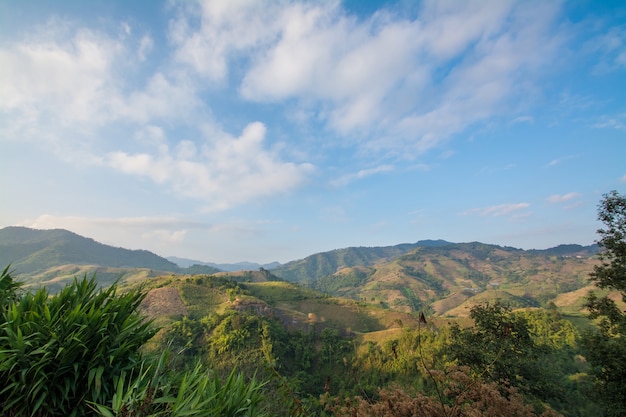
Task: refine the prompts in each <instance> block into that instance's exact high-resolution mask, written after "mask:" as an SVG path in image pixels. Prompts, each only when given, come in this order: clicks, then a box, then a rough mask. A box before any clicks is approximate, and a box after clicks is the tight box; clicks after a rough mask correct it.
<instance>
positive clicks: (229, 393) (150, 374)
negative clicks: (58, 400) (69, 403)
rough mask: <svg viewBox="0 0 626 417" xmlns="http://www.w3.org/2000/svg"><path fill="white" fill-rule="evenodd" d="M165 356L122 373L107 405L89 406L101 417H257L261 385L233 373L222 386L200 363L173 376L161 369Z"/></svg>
mask: <svg viewBox="0 0 626 417" xmlns="http://www.w3.org/2000/svg"><path fill="white" fill-rule="evenodd" d="M165 357H166V355H161V357H160V360H159V361H158V362H155V363H152V364H150V365H147V362H143V363H142V366H141V367H140V368H139V370H138V371H137V372H136V373H130V374H128V373H122V374H121V375H120V376H119V377H118V378H117V381H116V384H115V387H116V391H115V393H114V394H113V397H112V399H111V401H110V405H106V404H99V403H92V407H93V408H94V409H95V410H96V411H97V412H98V414H99V415H101V416H103V417H122V416H132V417H156V416H164V417H178V416H181V417H182V416H197V417H205V416H206V417H210V416H224V417H238V416H242V417H243V416H257V417H262V416H264V415H265V414H264V413H263V412H261V411H260V410H259V405H260V404H261V399H262V398H261V389H262V387H263V385H264V383H259V382H257V381H256V380H255V379H254V378H253V379H252V380H250V381H246V380H245V379H244V377H243V376H242V375H241V374H240V373H236V372H235V370H234V369H233V371H232V372H231V373H230V374H229V375H228V377H227V378H226V379H225V381H224V382H222V381H220V379H219V378H218V377H217V375H216V374H215V373H212V372H210V371H209V370H207V369H206V368H205V367H204V366H202V365H201V364H200V363H196V365H195V367H193V368H192V369H190V370H188V371H185V372H182V373H174V372H171V371H169V372H168V371H167V370H166V369H165V368H164V364H165V360H164V359H165Z"/></svg>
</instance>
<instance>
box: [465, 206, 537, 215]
mask: <svg viewBox="0 0 626 417" xmlns="http://www.w3.org/2000/svg"><path fill="white" fill-rule="evenodd" d="M528 207H530V204H528V203H512V204H498V205H495V206H490V207H481V208H474V209H471V210H467V211H464V212H463V213H461V214H462V215H479V216H483V217H484V216H490V217H500V216H506V215H509V214H513V213H516V214H517V212H518V211H520V210H525V209H527V208H528Z"/></svg>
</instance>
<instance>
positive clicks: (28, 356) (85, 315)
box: [0, 270, 154, 416]
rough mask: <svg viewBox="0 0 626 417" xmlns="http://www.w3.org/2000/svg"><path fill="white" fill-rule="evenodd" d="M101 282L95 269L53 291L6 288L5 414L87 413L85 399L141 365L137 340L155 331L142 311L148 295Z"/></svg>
mask: <svg viewBox="0 0 626 417" xmlns="http://www.w3.org/2000/svg"><path fill="white" fill-rule="evenodd" d="M5 271H6V270H5ZM6 275H7V274H4V275H3V277H2V280H3V281H4V280H7V282H8V279H7V278H6ZM11 281H12V279H11ZM97 287H98V285H97V281H96V279H95V276H94V277H92V278H91V279H87V277H84V278H83V279H81V280H78V279H75V280H74V282H73V283H72V284H69V285H68V286H66V287H65V288H64V289H63V290H62V291H61V292H59V293H58V294H56V295H53V296H49V294H48V292H47V291H46V289H45V288H43V289H40V290H38V291H37V292H35V293H25V294H24V295H22V296H21V297H17V296H12V295H11V294H10V293H9V294H3V308H2V312H1V315H0V381H1V382H0V410H1V414H3V415H6V416H28V415H31V416H84V415H89V414H90V413H92V411H93V410H92V409H91V408H90V407H89V406H88V405H87V401H93V402H104V401H106V399H108V398H111V397H112V395H113V393H114V390H115V385H114V382H115V381H116V379H117V378H118V377H119V376H120V375H121V374H122V373H123V372H130V371H131V370H132V369H133V368H135V367H136V366H137V364H138V362H139V361H140V353H139V348H140V347H141V346H142V345H143V344H144V343H145V342H146V341H147V340H148V339H149V338H150V337H152V335H153V333H154V331H153V330H152V328H151V327H150V323H149V322H147V321H145V320H144V319H143V318H142V317H141V316H140V315H139V314H138V313H137V312H136V310H137V307H138V306H139V304H140V303H141V301H142V300H143V297H144V296H143V295H142V293H141V292H140V291H131V292H128V293H125V294H121V295H119V294H117V291H116V286H112V287H110V288H108V289H103V290H99V289H97ZM14 294H15V293H14Z"/></svg>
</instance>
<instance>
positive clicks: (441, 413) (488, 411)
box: [327, 367, 559, 417]
mask: <svg viewBox="0 0 626 417" xmlns="http://www.w3.org/2000/svg"><path fill="white" fill-rule="evenodd" d="M434 375H435V378H436V380H437V383H438V384H440V385H441V386H442V387H443V388H444V390H443V391H444V394H445V398H444V402H443V403H441V402H439V401H438V400H437V399H436V398H433V397H430V396H426V395H424V394H423V393H420V392H417V393H415V394H413V395H411V394H409V393H408V392H406V391H405V390H403V389H401V388H399V387H390V388H387V389H382V390H381V391H380V392H379V395H380V396H379V398H378V399H377V400H375V401H367V400H366V399H363V398H361V397H356V398H353V399H351V400H350V399H348V400H346V401H343V402H340V401H335V402H330V403H329V404H328V405H327V407H328V409H329V410H330V411H332V412H333V413H334V415H335V416H336V417H350V416H363V417H367V416H372V417H374V416H376V417H400V416H420V417H461V416H463V417H481V416H493V417H496V416H512V417H532V416H535V415H536V414H535V413H534V412H533V409H532V407H530V406H528V405H526V404H525V403H524V399H523V397H522V395H520V394H519V393H518V392H517V390H516V389H515V388H513V387H511V386H508V385H504V386H503V385H502V384H497V383H495V382H483V381H477V380H475V379H474V378H472V377H471V376H470V371H469V369H468V368H464V367H460V368H458V367H457V368H452V369H450V370H448V372H446V373H444V372H434ZM558 415H559V414H558V413H555V412H554V411H552V410H547V411H545V412H544V413H543V414H542V416H544V417H549V416H558Z"/></svg>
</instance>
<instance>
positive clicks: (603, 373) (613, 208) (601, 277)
mask: <svg viewBox="0 0 626 417" xmlns="http://www.w3.org/2000/svg"><path fill="white" fill-rule="evenodd" d="M598 220H600V221H602V222H603V223H604V225H605V226H606V228H605V229H599V230H598V234H599V235H600V236H601V239H600V240H599V241H598V246H599V247H600V248H601V249H602V252H600V259H601V260H602V263H601V264H600V265H598V266H596V267H595V268H594V271H593V273H591V275H590V278H591V280H592V281H594V282H595V283H596V285H597V286H598V287H600V288H608V289H611V290H617V291H619V292H620V293H621V296H622V300H623V301H626V196H622V195H620V194H619V193H617V191H612V192H610V193H608V194H605V195H604V196H603V200H602V201H601V202H600V204H599V206H598ZM587 308H588V309H589V312H590V315H589V317H590V318H592V319H597V322H598V329H597V331H588V332H586V333H585V334H584V337H583V339H582V347H583V352H584V354H585V357H586V358H587V360H588V361H589V363H590V364H591V371H590V373H591V374H592V375H593V377H594V378H595V382H596V384H595V388H596V391H595V394H596V396H597V397H598V398H599V399H600V400H601V401H602V403H603V404H604V405H605V408H606V410H605V411H606V415H609V416H620V415H625V414H626V315H625V314H624V312H623V311H621V310H620V309H619V308H618V306H617V305H616V303H615V301H613V300H612V299H610V298H608V297H607V296H604V297H598V296H597V295H596V294H594V293H591V294H590V295H589V297H588V298H587Z"/></svg>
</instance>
